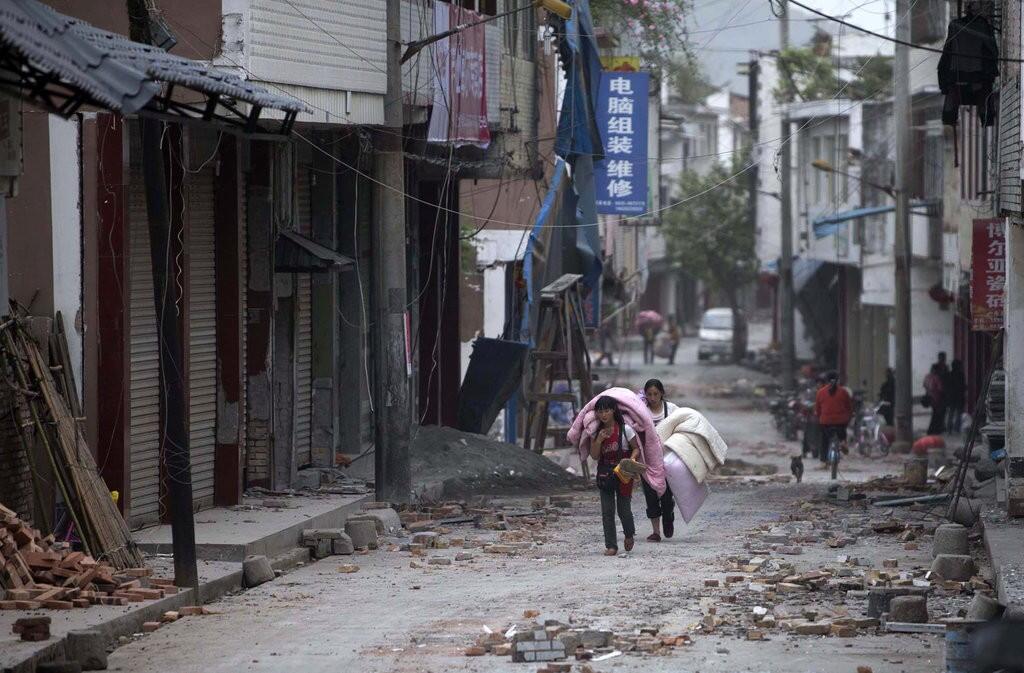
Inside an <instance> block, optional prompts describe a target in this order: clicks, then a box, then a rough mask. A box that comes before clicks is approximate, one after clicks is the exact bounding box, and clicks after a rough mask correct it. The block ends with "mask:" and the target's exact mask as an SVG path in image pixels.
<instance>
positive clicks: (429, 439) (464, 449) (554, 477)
mask: <svg viewBox="0 0 1024 673" xmlns="http://www.w3.org/2000/svg"><path fill="white" fill-rule="evenodd" d="M409 453H410V456H409V458H410V462H411V467H412V479H413V488H414V490H415V491H416V493H417V495H419V496H420V497H421V498H423V499H429V500H458V499H464V498H467V497H470V496H473V495H488V494H500V495H518V494H532V493H547V492H551V491H558V490H563V489H565V488H568V487H569V486H571V485H572V483H573V482H574V480H575V477H573V476H572V475H571V474H569V473H568V472H566V471H565V470H563V469H562V468H560V467H559V466H558V465H556V464H555V463H553V462H551V461H550V460H548V459H547V458H545V457H544V456H539V455H537V454H535V453H533V452H532V451H527V450H526V449H524V448H523V447H521V446H516V445H514V444H506V443H505V442H498V441H495V440H492V439H489V438H488V437H486V436H484V435H475V434H472V433H468V432H460V431H459V430H455V429H454V428H443V427H438V426H426V427H421V428H419V429H418V430H416V429H414V430H413V438H412V443H411V444H410V447H409Z"/></svg>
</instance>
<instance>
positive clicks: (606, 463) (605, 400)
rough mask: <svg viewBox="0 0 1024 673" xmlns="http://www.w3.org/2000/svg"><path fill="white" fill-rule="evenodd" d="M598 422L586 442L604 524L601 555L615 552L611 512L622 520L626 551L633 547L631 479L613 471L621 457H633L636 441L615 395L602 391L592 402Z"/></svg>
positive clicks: (638, 448)
mask: <svg viewBox="0 0 1024 673" xmlns="http://www.w3.org/2000/svg"><path fill="white" fill-rule="evenodd" d="M594 414H595V415H596V416H597V420H598V422H599V423H600V424H601V427H600V430H598V432H597V436H596V437H595V438H594V440H593V441H592V442H591V444H590V457H591V458H593V459H594V460H596V461H597V487H598V489H599V490H600V491H601V524H602V526H603V528H604V555H605V556H615V555H616V554H618V553H619V545H618V542H617V537H616V532H615V514H616V512H617V513H618V515H619V521H620V522H621V523H622V534H623V537H624V540H623V543H624V546H625V548H626V551H631V550H632V549H633V543H634V536H635V535H636V525H635V524H634V522H633V508H632V505H631V500H632V497H633V482H631V481H630V482H623V481H621V480H620V479H619V478H618V476H617V475H616V474H615V473H614V472H613V470H614V469H615V467H616V466H617V465H618V464H619V461H621V460H623V459H624V458H631V459H632V460H637V459H638V458H639V456H640V443H639V442H638V441H637V435H636V431H635V430H633V428H632V427H631V426H629V425H627V424H626V420H625V419H624V418H623V417H622V412H621V411H620V410H619V403H618V402H616V401H615V398H613V397H609V396H607V395H603V396H601V397H600V398H598V400H597V403H596V404H595V405H594Z"/></svg>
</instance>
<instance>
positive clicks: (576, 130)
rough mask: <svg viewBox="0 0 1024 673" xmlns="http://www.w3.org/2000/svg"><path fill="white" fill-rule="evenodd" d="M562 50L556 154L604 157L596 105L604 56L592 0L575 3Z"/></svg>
mask: <svg viewBox="0 0 1024 673" xmlns="http://www.w3.org/2000/svg"><path fill="white" fill-rule="evenodd" d="M559 51H560V55H561V57H562V62H563V64H564V65H565V69H566V73H565V76H566V83H565V95H564V97H563V98H562V110H561V113H560V115H559V117H558V131H557V135H556V139H555V153H556V154H558V156H560V157H562V158H563V159H566V160H567V161H569V163H572V162H573V161H574V160H575V159H576V158H577V157H578V156H579V155H581V154H584V155H589V156H591V157H594V160H595V161H598V160H600V159H603V158H604V147H603V146H602V145H601V136H600V134H599V133H598V130H597V116H596V114H595V107H594V106H595V105H596V103H597V94H598V89H599V87H600V83H601V57H600V56H599V55H598V53H597V40H596V39H595V38H594V24H593V21H592V20H591V18H590V1H589V0H576V2H575V3H573V10H572V16H571V17H570V18H569V20H568V21H566V22H565V40H564V41H563V42H562V44H561V45H560V49H559Z"/></svg>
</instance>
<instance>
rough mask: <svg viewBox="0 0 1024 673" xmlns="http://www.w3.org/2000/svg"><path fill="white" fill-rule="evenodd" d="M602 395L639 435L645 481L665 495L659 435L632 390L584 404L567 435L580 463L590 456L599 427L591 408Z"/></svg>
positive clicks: (615, 391)
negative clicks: (644, 466)
mask: <svg viewBox="0 0 1024 673" xmlns="http://www.w3.org/2000/svg"><path fill="white" fill-rule="evenodd" d="M604 396H608V397H612V398H614V399H615V401H616V402H618V403H619V409H620V410H621V411H622V415H623V417H624V418H625V419H626V422H627V423H629V424H630V425H631V426H633V429H634V430H636V432H637V434H638V435H639V438H640V455H641V459H642V461H643V463H644V464H645V465H647V471H646V472H645V473H644V481H646V482H647V483H648V484H649V485H650V486H651V488H653V489H654V490H655V491H657V492H658V495H662V494H664V493H665V450H664V449H663V448H662V446H661V439H659V438H658V432H657V431H656V430H655V429H654V421H653V420H652V419H651V413H650V412H649V411H648V410H647V405H646V404H645V403H644V401H643V400H642V399H641V398H640V397H638V396H637V394H636V393H634V392H633V391H632V390H628V389H626V388H609V389H608V390H606V391H604V392H603V393H601V394H600V395H598V396H597V397H595V398H594V399H592V400H590V401H589V402H587V403H586V404H585V405H584V406H583V409H581V410H580V413H578V414H577V415H576V418H575V419H573V422H572V427H571V428H569V432H568V433H566V436H567V437H568V439H569V441H570V442H571V443H572V444H573V445H574V446H575V447H576V448H577V450H578V451H579V452H580V460H587V458H588V457H589V456H590V441H591V439H592V438H593V437H595V436H596V435H597V430H598V426H599V423H598V421H597V416H595V415H594V405H595V404H596V403H597V399H598V397H604Z"/></svg>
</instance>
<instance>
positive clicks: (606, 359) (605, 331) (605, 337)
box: [594, 322, 615, 367]
mask: <svg viewBox="0 0 1024 673" xmlns="http://www.w3.org/2000/svg"><path fill="white" fill-rule="evenodd" d="M612 331H613V328H612V325H611V323H610V322H607V323H601V328H600V330H599V331H598V336H599V338H600V346H601V355H600V356H599V357H598V358H597V360H595V361H594V366H595V367H600V366H602V365H603V364H604V363H608V366H609V367H614V366H615V355H614V353H613V351H614V350H615V335H614V334H613V333H612Z"/></svg>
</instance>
